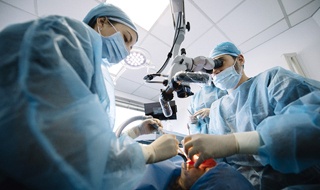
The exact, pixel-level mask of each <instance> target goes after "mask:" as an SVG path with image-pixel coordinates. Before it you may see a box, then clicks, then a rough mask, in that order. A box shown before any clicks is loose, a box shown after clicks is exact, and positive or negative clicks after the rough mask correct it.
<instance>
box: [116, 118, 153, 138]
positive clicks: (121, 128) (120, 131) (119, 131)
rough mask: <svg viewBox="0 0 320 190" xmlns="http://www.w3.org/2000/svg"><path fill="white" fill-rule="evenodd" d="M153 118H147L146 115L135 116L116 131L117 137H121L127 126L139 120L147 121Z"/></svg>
mask: <svg viewBox="0 0 320 190" xmlns="http://www.w3.org/2000/svg"><path fill="white" fill-rule="evenodd" d="M151 118H152V116H145V115H141V116H134V117H132V118H130V119H128V120H126V121H125V122H123V123H122V124H121V125H120V127H119V128H118V129H117V131H116V136H117V137H120V135H121V133H122V131H123V129H124V128H126V126H127V125H129V124H130V123H132V122H134V121H137V120H145V119H151Z"/></svg>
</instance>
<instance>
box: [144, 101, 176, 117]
mask: <svg viewBox="0 0 320 190" xmlns="http://www.w3.org/2000/svg"><path fill="white" fill-rule="evenodd" d="M169 103H170V107H171V109H172V115H171V116H170V117H166V116H164V115H163V112H162V108H161V105H160V102H153V103H146V104H144V113H145V115H151V116H152V117H153V118H157V119H159V120H169V119H171V120H174V119H177V106H176V102H175V101H170V102H169Z"/></svg>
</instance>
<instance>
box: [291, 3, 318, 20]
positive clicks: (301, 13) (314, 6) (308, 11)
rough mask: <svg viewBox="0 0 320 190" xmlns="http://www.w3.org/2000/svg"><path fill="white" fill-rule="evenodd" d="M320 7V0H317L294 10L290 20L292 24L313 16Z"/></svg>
mask: <svg viewBox="0 0 320 190" xmlns="http://www.w3.org/2000/svg"><path fill="white" fill-rule="evenodd" d="M319 7H320V0H316V1H313V2H311V3H310V4H308V5H306V6H305V7H303V8H302V9H299V10H298V11H296V12H294V13H293V14H291V15H290V16H289V20H290V23H291V25H292V26H295V25H296V24H298V23H300V22H302V21H304V20H306V19H307V18H309V17H311V16H312V15H313V14H314V13H315V12H316V10H318V9H319Z"/></svg>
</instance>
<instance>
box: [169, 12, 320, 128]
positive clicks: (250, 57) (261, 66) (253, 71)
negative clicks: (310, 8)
mask: <svg viewBox="0 0 320 190" xmlns="http://www.w3.org/2000/svg"><path fill="white" fill-rule="evenodd" d="M319 14H320V13H319V11H318V12H317V13H316V14H315V15H314V16H313V17H312V18H310V19H308V20H306V21H304V22H302V23H300V24H299V25H297V26H295V27H293V28H291V29H290V30H287V31H286V32H284V33H282V34H281V35H279V36H277V37H275V38H273V39H272V40H270V41H268V42H266V43H264V44H263V45H261V46H259V47H258V48H256V49H254V50H251V51H250V52H247V53H245V55H244V56H245V59H246V63H245V72H246V74H247V75H248V76H255V75H257V74H258V73H260V72H262V71H265V70H266V69H269V68H272V67H274V66H282V67H284V68H286V69H289V67H288V66H287V63H286V62H285V59H284V57H282V55H283V54H284V53H293V52H295V53H297V54H298V60H299V62H300V64H301V66H302V69H303V70H304V72H305V74H306V75H307V77H309V78H312V79H315V80H318V81H320V25H319V24H320V16H319ZM175 100H176V103H177V106H178V112H177V113H178V116H177V117H178V120H175V121H169V122H170V124H171V126H172V130H173V131H175V132H178V133H183V134H187V133H188V130H187V127H186V125H187V119H188V112H187V107H188V104H189V102H190V100H191V98H190V97H189V98H186V99H178V98H175ZM163 123H164V125H166V122H163Z"/></svg>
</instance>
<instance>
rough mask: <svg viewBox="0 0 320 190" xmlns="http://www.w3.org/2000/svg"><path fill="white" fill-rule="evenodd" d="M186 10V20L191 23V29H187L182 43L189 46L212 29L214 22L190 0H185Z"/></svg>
mask: <svg viewBox="0 0 320 190" xmlns="http://www.w3.org/2000/svg"><path fill="white" fill-rule="evenodd" d="M185 11H186V22H189V23H190V31H189V32H188V31H186V34H185V40H184V41H183V44H182V45H184V46H189V45H190V44H191V43H192V42H194V41H196V40H197V39H198V38H199V37H201V36H202V35H203V34H204V33H205V32H206V31H208V30H209V29H210V27H211V26H212V22H211V21H210V20H209V19H208V18H207V17H205V16H204V15H203V14H202V13H201V12H200V11H199V9H197V8H195V7H194V6H192V5H191V4H190V3H189V2H188V1H185Z"/></svg>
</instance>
